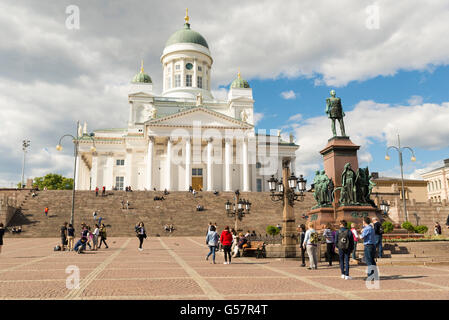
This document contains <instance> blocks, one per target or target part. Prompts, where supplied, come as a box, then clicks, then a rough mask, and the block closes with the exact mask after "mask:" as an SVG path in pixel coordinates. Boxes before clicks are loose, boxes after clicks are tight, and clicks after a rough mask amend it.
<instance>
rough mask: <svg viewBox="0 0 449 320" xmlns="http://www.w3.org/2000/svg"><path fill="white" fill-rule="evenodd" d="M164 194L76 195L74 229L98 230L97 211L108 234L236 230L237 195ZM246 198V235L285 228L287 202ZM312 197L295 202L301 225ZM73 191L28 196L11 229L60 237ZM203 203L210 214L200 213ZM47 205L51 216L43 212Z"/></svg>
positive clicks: (192, 233)
mask: <svg viewBox="0 0 449 320" xmlns="http://www.w3.org/2000/svg"><path fill="white" fill-rule="evenodd" d="M162 195H163V193H162V192H153V191H133V192H124V191H108V192H106V196H105V197H102V196H101V193H100V194H99V196H98V197H96V196H95V192H93V191H76V198H75V229H76V230H77V233H78V231H79V226H80V224H81V222H86V223H87V224H89V225H91V226H93V225H94V223H95V222H94V219H93V216H92V213H93V211H94V210H96V211H97V212H98V217H103V222H104V223H105V225H106V226H107V227H108V236H114V237H118V236H133V235H134V226H135V224H136V223H138V222H139V221H142V222H144V223H145V227H146V229H147V232H149V234H150V236H155V235H157V234H159V235H161V236H198V235H203V234H204V235H205V232H206V231H205V230H206V228H207V225H208V224H209V222H216V223H217V224H218V228H219V230H221V229H222V228H224V226H225V225H229V226H230V227H231V228H233V227H234V222H235V218H231V217H228V216H227V215H226V212H225V202H226V201H227V200H229V201H230V202H231V203H233V202H234V193H233V192H220V194H219V195H217V196H216V195H214V194H213V193H212V192H199V193H198V194H197V196H196V197H195V198H194V197H193V195H192V194H191V193H189V192H171V193H170V194H169V195H167V196H164V197H165V198H166V200H164V201H154V200H153V198H154V197H155V196H162ZM240 197H241V198H243V199H247V200H249V201H250V202H251V203H252V208H251V213H250V214H247V215H245V217H244V218H243V220H242V221H238V229H239V230H242V231H244V232H246V231H247V230H251V231H252V230H255V231H256V232H257V233H258V234H265V230H266V227H267V226H268V225H276V224H278V223H280V224H282V202H273V201H271V199H270V194H269V193H268V192H260V193H258V192H257V193H256V192H250V193H247V192H242V193H241V195H240ZM122 201H124V202H125V205H126V201H129V203H130V206H129V210H127V209H122V204H121V202H122ZM314 202H315V201H314V199H313V196H312V194H311V193H307V194H306V197H305V200H304V202H296V203H295V215H296V223H297V224H299V223H304V220H303V219H302V215H303V214H305V213H306V212H307V211H308V210H309V208H311V207H312V206H313V205H314V204H315V203H314ZM71 204H72V192H71V191H70V190H48V191H39V192H38V196H37V197H34V198H33V197H28V198H27V199H26V201H24V203H23V206H22V208H21V212H20V213H18V214H17V215H16V216H15V217H14V218H13V219H12V221H11V223H10V225H11V226H12V225H22V226H23V230H24V232H23V233H22V234H20V235H14V236H21V237H22V236H23V237H58V236H59V229H60V226H61V225H62V223H63V222H65V221H67V222H68V221H69V220H70V213H71ZM198 204H200V205H202V206H203V207H204V209H205V211H200V212H198V211H196V206H197V205H198ZM46 206H48V208H49V213H48V217H45V213H44V208H45V207H46ZM165 224H173V225H174V227H175V231H174V232H173V233H167V232H165V231H164V228H163V227H164V225H165Z"/></svg>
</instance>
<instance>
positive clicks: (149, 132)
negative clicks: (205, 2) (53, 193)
mask: <svg viewBox="0 0 449 320" xmlns="http://www.w3.org/2000/svg"><path fill="white" fill-rule="evenodd" d="M160 61H161V64H162V68H163V79H162V87H163V91H162V93H161V94H156V93H155V92H153V82H152V79H151V77H150V76H149V75H148V74H146V73H145V72H144V68H143V63H142V67H141V70H140V72H139V73H138V74H136V75H135V76H134V78H133V79H132V81H131V84H130V91H129V95H128V101H129V117H128V123H127V127H126V128H116V129H105V130H96V131H94V141H95V147H96V151H95V152H91V151H90V150H91V147H92V139H91V138H90V137H88V136H87V133H86V130H84V133H82V132H81V135H82V136H83V134H84V136H83V138H82V139H81V141H80V144H79V155H78V158H77V167H78V170H77V175H76V189H78V190H92V189H95V188H96V187H99V188H100V189H101V187H102V186H105V187H106V189H108V190H110V189H118V190H123V189H124V188H125V187H127V186H130V187H131V188H132V189H133V190H154V189H156V190H164V189H167V190H172V191H185V190H189V189H190V188H191V187H192V188H193V189H195V190H204V191H213V190H218V191H234V190H237V189H239V190H240V191H266V190H268V184H267V182H266V181H267V179H268V178H269V177H270V176H271V175H275V176H278V177H280V176H281V164H282V160H283V159H286V158H288V159H290V160H292V162H291V163H292V164H291V165H292V168H291V169H292V171H294V162H295V161H294V160H295V151H296V150H297V149H298V148H299V146H298V145H296V144H295V143H294V141H293V138H292V137H290V140H289V141H283V140H282V139H281V137H280V134H279V133H277V131H275V130H274V131H273V130H271V131H270V132H268V133H267V132H260V131H259V132H258V133H256V131H255V128H254V99H253V94H252V89H251V87H250V85H249V83H248V82H247V81H246V80H244V79H242V77H241V75H240V72H239V73H238V76H237V78H236V79H235V80H234V81H233V82H232V83H231V86H230V88H229V92H228V97H227V99H226V100H217V99H216V98H214V96H213V95H212V93H211V87H210V84H211V74H212V65H213V59H212V55H211V52H210V50H209V45H208V43H207V41H206V40H205V39H204V37H203V36H202V35H201V34H199V33H198V32H196V31H194V30H192V29H191V28H190V23H189V17H188V16H187V15H186V17H185V24H184V27H183V28H182V29H180V30H178V31H176V32H175V33H173V34H172V35H171V36H170V38H169V39H168V40H167V42H166V45H165V48H164V50H163V52H162V56H161V59H160Z"/></svg>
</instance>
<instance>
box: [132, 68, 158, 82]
mask: <svg viewBox="0 0 449 320" xmlns="http://www.w3.org/2000/svg"><path fill="white" fill-rule="evenodd" d="M131 82H132V83H153V82H152V81H151V77H150V76H149V75H147V74H146V73H145V72H143V70H140V72H139V73H138V74H136V75H135V76H134V78H133V79H132V81H131Z"/></svg>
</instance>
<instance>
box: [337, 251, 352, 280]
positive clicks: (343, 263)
mask: <svg viewBox="0 0 449 320" xmlns="http://www.w3.org/2000/svg"><path fill="white" fill-rule="evenodd" d="M350 254H351V251H349V249H348V250H342V249H338V255H339V256H340V270H341V274H343V275H345V276H349V255H350Z"/></svg>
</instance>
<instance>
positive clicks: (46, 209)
mask: <svg viewBox="0 0 449 320" xmlns="http://www.w3.org/2000/svg"><path fill="white" fill-rule="evenodd" d="M48 210H49V209H48V207H45V209H44V213H45V216H46V217H48Z"/></svg>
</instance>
